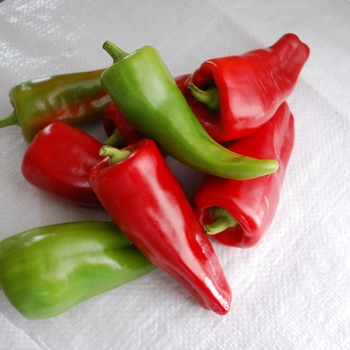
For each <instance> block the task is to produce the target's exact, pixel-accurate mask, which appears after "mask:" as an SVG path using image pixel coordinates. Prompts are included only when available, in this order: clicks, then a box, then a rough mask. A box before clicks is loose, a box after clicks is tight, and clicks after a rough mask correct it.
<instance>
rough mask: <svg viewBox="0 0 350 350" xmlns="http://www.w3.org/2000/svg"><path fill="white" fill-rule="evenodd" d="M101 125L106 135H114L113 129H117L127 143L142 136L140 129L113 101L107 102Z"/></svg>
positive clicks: (133, 141)
mask: <svg viewBox="0 0 350 350" xmlns="http://www.w3.org/2000/svg"><path fill="white" fill-rule="evenodd" d="M103 127H104V129H105V132H106V134H107V136H108V137H111V136H112V135H114V132H115V130H118V131H119V132H120V134H121V135H122V137H124V139H125V141H126V144H128V145H130V144H132V143H135V142H136V141H138V140H141V139H143V138H144V136H143V134H142V133H141V131H139V130H137V129H136V128H135V127H134V126H133V125H132V124H131V123H130V122H129V120H128V119H127V118H126V117H125V116H124V114H123V113H122V112H121V111H120V110H119V108H118V107H117V106H116V105H115V104H114V103H113V102H110V103H108V105H107V106H106V108H105V109H104V112H103ZM107 143H109V142H107Z"/></svg>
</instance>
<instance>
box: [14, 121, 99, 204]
mask: <svg viewBox="0 0 350 350" xmlns="http://www.w3.org/2000/svg"><path fill="white" fill-rule="evenodd" d="M102 146H103V144H102V143H101V142H100V141H98V140H97V139H95V138H94V137H92V136H91V135H89V134H87V133H86V132H84V131H83V130H80V129H78V128H76V127H74V126H71V125H70V124H67V123H65V122H54V123H52V124H50V125H48V126H46V127H44V128H43V129H42V130H40V131H39V132H38V133H37V134H36V135H35V137H34V139H33V141H32V142H31V143H30V144H29V145H28V147H27V149H26V151H25V153H24V155H23V159H22V166H21V171H22V175H23V177H24V178H25V179H26V180H27V181H28V182H29V183H30V184H31V185H33V186H34V187H36V188H38V189H40V190H42V191H44V192H45V193H47V194H49V195H50V196H52V197H54V198H56V199H59V200H63V201H66V202H69V203H71V204H75V205H80V206H84V207H92V208H103V207H102V205H101V203H100V201H99V199H98V198H97V196H96V194H95V192H94V191H93V190H92V189H91V186H90V184H89V180H88V172H89V170H90V168H91V167H92V166H93V165H95V164H97V163H98V162H100V161H101V157H100V155H99V151H100V149H101V147H102Z"/></svg>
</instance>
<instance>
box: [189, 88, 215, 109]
mask: <svg viewBox="0 0 350 350" xmlns="http://www.w3.org/2000/svg"><path fill="white" fill-rule="evenodd" d="M188 88H189V90H190V91H191V94H192V96H193V97H194V98H195V99H196V100H198V101H199V102H202V103H204V104H205V105H206V106H207V107H208V108H209V109H210V110H211V111H213V112H219V111H220V99H219V91H218V88H217V87H216V86H212V87H210V88H209V89H207V90H202V89H200V88H199V87H197V86H196V85H194V84H193V83H192V82H189V84H188Z"/></svg>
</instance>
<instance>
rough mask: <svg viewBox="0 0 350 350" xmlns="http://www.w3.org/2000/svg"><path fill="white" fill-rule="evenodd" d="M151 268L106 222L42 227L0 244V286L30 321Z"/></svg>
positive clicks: (65, 307)
mask: <svg viewBox="0 0 350 350" xmlns="http://www.w3.org/2000/svg"><path fill="white" fill-rule="evenodd" d="M153 269H155V266H154V265H153V264H152V263H150V262H149V261H148V260H147V259H146V258H145V257H144V255H142V254H141V252H140V251H139V250H138V249H137V248H136V247H135V246H134V245H133V244H132V243H131V242H130V241H129V239H128V238H127V237H126V236H125V235H124V234H123V233H122V232H121V231H120V230H119V229H118V228H117V227H116V226H115V225H114V224H113V223H111V222H96V221H90V222H72V223H63V224H56V225H50V226H44V227H39V228H35V229H31V230H28V231H24V232H21V233H18V234H16V235H14V236H11V237H8V238H5V239H4V240H3V241H1V242H0V287H1V289H2V290H3V292H4V293H5V295H6V297H7V298H8V300H9V301H10V303H11V304H12V305H13V306H14V307H15V308H16V309H17V310H18V311H19V312H20V313H21V314H22V315H23V316H25V317H27V318H29V319H41V318H48V317H52V316H55V315H58V314H61V313H63V312H64V311H66V310H68V309H70V308H72V307H73V306H74V305H76V304H78V303H80V302H82V301H84V300H86V299H88V298H91V297H93V296H95V295H98V294H100V293H103V292H106V291H109V290H111V289H113V288H116V287H118V286H121V285H123V284H125V283H127V282H130V281H132V280H135V279H136V278H139V277H141V276H142V275H145V274H146V273H148V272H150V271H151V270H153Z"/></svg>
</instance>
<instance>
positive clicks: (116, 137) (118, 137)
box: [104, 128, 127, 148]
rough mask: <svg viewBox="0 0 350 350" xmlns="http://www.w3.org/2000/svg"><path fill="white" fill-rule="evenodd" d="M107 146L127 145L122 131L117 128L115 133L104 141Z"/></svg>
mask: <svg viewBox="0 0 350 350" xmlns="http://www.w3.org/2000/svg"><path fill="white" fill-rule="evenodd" d="M104 144H105V145H106V146H113V147H118V148H120V147H125V146H126V145H127V143H126V140H125V138H124V137H123V135H122V134H121V133H120V131H119V130H118V129H117V128H115V129H114V131H113V134H112V135H111V136H110V137H109V138H108V139H107V140H106V141H105V142H104Z"/></svg>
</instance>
